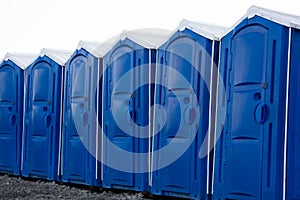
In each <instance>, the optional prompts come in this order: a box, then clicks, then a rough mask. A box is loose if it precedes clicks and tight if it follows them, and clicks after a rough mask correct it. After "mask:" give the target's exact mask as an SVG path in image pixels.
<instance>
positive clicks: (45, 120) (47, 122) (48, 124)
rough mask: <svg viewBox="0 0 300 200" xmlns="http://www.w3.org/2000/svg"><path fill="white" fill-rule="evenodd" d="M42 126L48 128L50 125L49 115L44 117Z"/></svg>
mask: <svg viewBox="0 0 300 200" xmlns="http://www.w3.org/2000/svg"><path fill="white" fill-rule="evenodd" d="M44 124H45V126H46V127H50V124H51V115H50V114H47V115H46V116H45V117H44Z"/></svg>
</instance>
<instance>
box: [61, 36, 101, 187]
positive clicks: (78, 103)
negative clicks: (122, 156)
mask: <svg viewBox="0 0 300 200" xmlns="http://www.w3.org/2000/svg"><path fill="white" fill-rule="evenodd" d="M105 47H106V46H105V45H101V43H100V42H89V41H80V42H79V45H78V48H77V50H76V51H75V52H74V53H73V55H72V56H71V58H70V59H69V61H68V62H67V64H66V71H65V84H64V86H65V89H64V91H65V92H64V116H63V119H64V126H63V139H62V141H63V143H62V169H63V171H62V181H63V182H68V183H77V184H84V185H90V186H100V172H101V170H100V162H99V161H100V155H99V154H100V151H99V150H100V149H101V146H100V145H101V141H100V138H101V137H99V135H100V134H98V132H99V125H98V124H99V123H101V121H102V106H101V105H102V78H101V77H100V74H101V73H102V69H103V68H102V52H103V51H105V49H106V48H105Z"/></svg>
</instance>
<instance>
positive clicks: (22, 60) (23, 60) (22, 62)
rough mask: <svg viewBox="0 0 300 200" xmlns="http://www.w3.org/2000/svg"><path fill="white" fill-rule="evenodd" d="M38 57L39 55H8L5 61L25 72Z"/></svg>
mask: <svg viewBox="0 0 300 200" xmlns="http://www.w3.org/2000/svg"><path fill="white" fill-rule="evenodd" d="M37 57H38V55H36V54H22V53H7V54H6V55H5V57H4V60H5V61H8V60H10V61H12V62H13V63H15V64H16V65H18V66H19V67H20V68H21V69H23V70H25V69H26V68H27V67H28V66H29V65H30V64H31V63H33V61H34V60H35V59H37Z"/></svg>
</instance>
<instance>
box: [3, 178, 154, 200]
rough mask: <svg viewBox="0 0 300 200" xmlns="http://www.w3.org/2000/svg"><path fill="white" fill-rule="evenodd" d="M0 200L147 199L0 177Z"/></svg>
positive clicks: (141, 196)
mask: <svg viewBox="0 0 300 200" xmlns="http://www.w3.org/2000/svg"><path fill="white" fill-rule="evenodd" d="M0 199H5V200H12V199H14V200H18V199H20V200H21V199H22V200H23V199H24V200H33V199H39V200H41V199H55V200H56V199H72V200H73V199H99V200H102V199H103V200H104V199H105V200H106V199H108V200H127V199H128V200H139V199H144V200H146V199H149V198H146V197H144V195H143V194H142V193H128V192H116V191H114V192H112V191H108V190H101V189H100V188H99V189H89V188H85V187H80V186H74V185H72V186H70V185H65V184H60V183H55V182H48V181H40V180H33V179H23V178H19V177H14V176H8V175H0Z"/></svg>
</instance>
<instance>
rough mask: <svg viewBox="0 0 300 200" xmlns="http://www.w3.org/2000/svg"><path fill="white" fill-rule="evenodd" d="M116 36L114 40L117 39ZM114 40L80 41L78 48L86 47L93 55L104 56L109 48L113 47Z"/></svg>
mask: <svg viewBox="0 0 300 200" xmlns="http://www.w3.org/2000/svg"><path fill="white" fill-rule="evenodd" d="M115 40H116V38H115V39H114V40H113V41H115ZM113 41H111V40H107V41H105V42H93V41H80V42H79V43H78V46H77V49H85V50H86V51H88V52H89V53H91V54H92V55H93V56H95V57H97V58H102V57H103V56H104V55H105V54H106V52H108V51H109V49H111V48H112V43H113Z"/></svg>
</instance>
